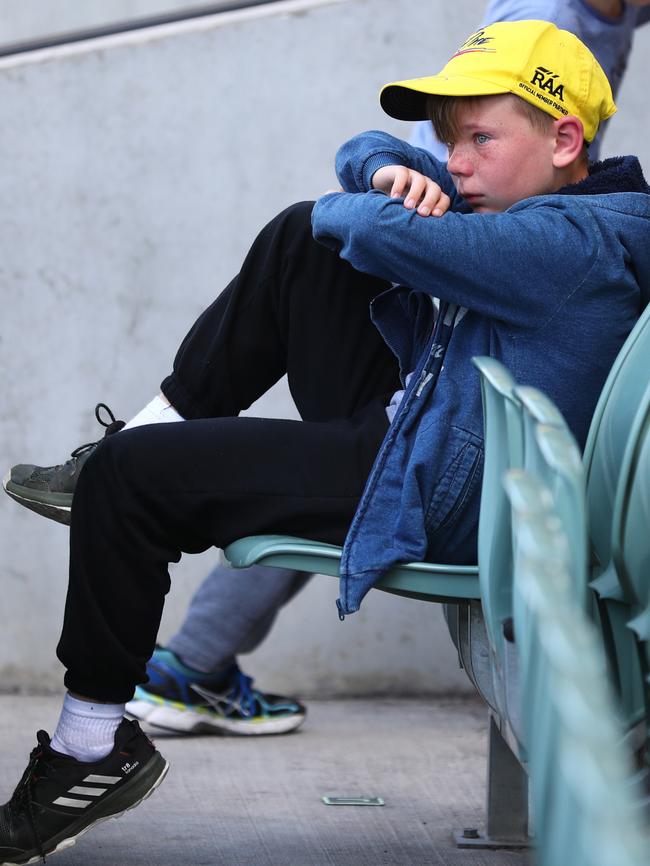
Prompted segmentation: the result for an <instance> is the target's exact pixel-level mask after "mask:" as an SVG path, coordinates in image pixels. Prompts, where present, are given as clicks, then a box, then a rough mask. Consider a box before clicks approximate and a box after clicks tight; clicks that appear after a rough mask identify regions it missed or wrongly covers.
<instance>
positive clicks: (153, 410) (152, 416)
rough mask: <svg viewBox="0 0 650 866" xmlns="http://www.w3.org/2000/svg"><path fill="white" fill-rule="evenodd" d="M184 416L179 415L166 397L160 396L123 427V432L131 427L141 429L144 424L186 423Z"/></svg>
mask: <svg viewBox="0 0 650 866" xmlns="http://www.w3.org/2000/svg"><path fill="white" fill-rule="evenodd" d="M184 420H185V419H184V418H183V416H182V415H179V414H178V412H177V411H176V409H174V407H173V406H171V405H170V404H169V403H168V402H167V400H165V399H164V397H161V396H160V394H158V395H157V396H156V397H154V398H153V400H151V401H150V402H149V403H147V405H146V406H145V407H144V409H141V410H140V411H139V412H138V414H137V415H134V417H133V418H131V420H130V421H129V422H128V423H127V424H125V425H124V427H122V430H129V429H130V428H131V427H141V426H142V425H143V424H160V423H164V422H166V421H184Z"/></svg>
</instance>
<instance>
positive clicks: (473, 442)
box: [425, 426, 483, 535]
mask: <svg viewBox="0 0 650 866" xmlns="http://www.w3.org/2000/svg"><path fill="white" fill-rule="evenodd" d="M448 453H449V459H448V461H447V464H446V466H445V468H444V470H443V472H442V474H441V476H440V478H439V479H438V481H437V483H436V484H435V487H434V489H433V493H432V496H431V500H430V502H429V507H428V508H427V513H426V517H425V525H426V529H427V534H428V535H431V534H433V533H436V532H439V531H441V530H443V529H444V530H449V529H451V528H452V527H453V526H454V525H455V524H456V522H457V521H458V519H459V517H460V516H461V515H462V513H463V507H464V505H465V503H466V502H467V501H468V500H469V499H471V498H472V495H473V493H474V491H475V489H476V485H477V484H478V483H479V482H480V480H481V475H482V471H481V470H482V467H483V443H482V441H481V439H479V437H478V436H475V435H474V434H473V433H470V431H469V430H463V429H462V428H461V427H453V426H452V427H451V428H450V432H449V440H448Z"/></svg>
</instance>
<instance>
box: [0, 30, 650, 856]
mask: <svg viewBox="0 0 650 866" xmlns="http://www.w3.org/2000/svg"><path fill="white" fill-rule="evenodd" d="M381 103H382V106H383V107H384V109H385V110H386V111H387V112H388V113H389V114H391V115H393V116H395V117H399V118H402V119H405V120H417V119H422V118H425V117H426V116H427V115H430V116H431V118H432V120H433V124H434V126H435V128H436V132H437V134H438V135H439V136H440V137H441V138H442V140H445V141H447V142H448V148H449V160H448V163H447V165H446V166H445V165H444V164H442V163H440V162H438V161H437V160H435V159H434V158H432V157H430V156H428V155H427V154H425V153H424V152H423V151H422V150H419V149H417V148H412V147H411V146H409V145H408V144H406V143H405V142H402V141H400V140H399V139H396V138H394V137H392V136H390V135H387V134H385V133H379V132H369V133H364V134H362V135H361V136H358V137H356V138H355V139H353V140H352V141H351V142H348V143H347V144H346V145H344V146H343V148H342V149H341V151H340V152H339V154H338V156H337V172H338V176H339V179H340V181H341V185H342V187H343V189H344V192H337V193H329V194H326V195H325V196H323V197H322V198H321V199H319V200H318V202H316V204H315V205H311V204H302V205H298V206H294V207H293V208H289V209H288V210H287V211H285V212H283V213H282V214H280V215H279V216H278V217H276V218H275V219H274V220H273V221H272V222H271V223H270V224H269V225H268V226H267V227H266V228H265V229H264V230H263V231H262V233H261V234H260V235H259V236H258V238H257V239H256V240H255V242H254V243H253V246H252V247H251V250H250V252H249V254H248V256H247V257H246V260H245V262H244V265H243V266H242V270H241V272H240V274H239V275H238V276H237V277H236V278H235V280H233V282H232V283H231V284H230V285H229V286H228V288H227V289H226V290H225V291H224V292H223V293H222V294H221V295H220V296H219V297H218V298H217V300H216V301H215V302H214V303H213V304H212V306H211V307H209V308H208V310H206V311H205V312H204V313H203V314H202V316H201V317H200V318H199V320H198V321H197V322H196V323H195V325H194V326H193V327H192V329H191V330H190V332H189V334H188V335H187V337H186V338H185V340H184V341H183V343H182V345H181V347H180V349H179V352H178V354H177V356H176V359H175V361H174V369H173V372H172V374H171V375H170V376H168V377H167V378H166V379H165V380H164V381H163V383H162V391H163V393H164V394H165V396H166V398H167V399H168V401H169V402H170V404H171V405H172V406H173V407H174V411H176V412H177V413H178V414H179V415H180V416H181V417H183V418H185V419H188V420H185V421H184V422H183V423H176V424H153V425H147V426H144V427H136V428H133V429H130V430H126V431H121V432H119V433H118V434H117V435H111V436H107V437H105V439H104V440H103V441H102V443H101V445H100V446H99V447H98V448H97V449H95V450H94V452H93V454H92V455H91V456H90V458H89V459H88V460H87V462H86V464H85V466H84V467H83V471H82V472H81V473H80V474H79V478H78V482H77V486H76V490H75V496H74V500H73V504H72V519H71V538H70V582H69V591H68V599H67V603H66V612H65V618H64V624H63V633H62V636H61V640H60V643H59V646H58V656H59V658H60V659H61V661H62V662H63V664H64V665H65V667H66V668H67V672H66V675H65V684H66V686H67V688H68V689H69V693H68V694H67V695H66V698H65V700H64V706H63V709H62V712H61V717H60V719H59V723H58V725H57V729H56V731H55V733H54V736H53V738H52V739H51V740H50V738H49V737H48V735H47V734H46V733H45V732H42V731H41V732H39V734H38V745H37V747H36V749H35V750H34V752H33V753H32V757H31V760H30V763H29V765H28V768H27V770H26V772H25V774H24V776H23V778H22V780H21V781H20V783H19V784H18V787H17V789H16V791H15V793H14V795H13V797H12V798H11V800H10V802H9V803H8V804H7V805H5V806H4V807H3V809H2V821H1V822H0V827H1V829H0V859H2V861H3V862H4V863H7V864H19V863H25V862H27V861H28V860H30V859H31V858H33V857H36V856H38V855H39V854H40V855H43V854H44V853H45V854H47V853H51V852H52V851H54V850H55V849H56V848H57V846H58V845H61V844H64V843H65V842H66V841H69V840H70V839H74V838H75V837H76V836H77V835H79V834H80V833H81V832H83V831H84V830H86V829H88V828H89V827H90V826H92V824H93V823H95V822H96V821H97V820H98V819H99V818H100V817H101V818H103V817H106V816H108V815H114V814H119V813H121V812H122V811H124V810H125V809H127V808H131V807H133V806H134V805H137V804H138V803H139V802H140V800H141V799H142V798H143V797H144V796H146V795H148V794H149V793H150V792H151V791H152V790H154V789H155V788H156V787H157V785H158V784H160V782H161V781H162V779H163V778H164V775H165V773H166V770H167V763H166V761H165V760H164V758H162V756H161V755H160V753H159V752H158V751H157V750H156V749H155V747H154V746H153V745H151V744H150V743H149V741H148V740H147V739H146V738H145V737H144V735H143V734H142V733H141V732H140V730H139V728H138V726H137V723H136V722H129V721H127V720H124V719H123V712H124V706H125V702H126V701H128V700H129V699H130V698H131V696H132V694H133V689H134V687H135V686H136V685H137V684H138V683H140V682H143V681H144V680H145V678H146V662H147V659H149V657H150V656H151V653H152V651H153V648H154V645H155V639H156V633H157V629H158V625H159V622H160V616H161V611H162V605H163V601H164V595H165V593H166V591H167V589H168V586H169V577H168V573H167V564H168V563H169V562H170V561H177V560H178V558H179V557H180V556H181V554H182V552H198V551H200V550H205V549H207V548H208V547H210V546H211V545H215V546H219V547H224V546H226V545H227V544H228V543H230V542H231V541H232V540H233V539H235V538H237V537H240V536H243V535H249V534H254V533H257V532H277V531H280V532H291V533H293V534H299V535H304V536H307V537H311V538H314V539H317V540H321V541H325V542H331V543H335V544H340V543H343V542H344V543H345V545H344V551H343V557H342V572H341V573H342V579H341V596H340V598H339V600H338V608H339V613H340V615H341V616H345V615H346V614H349V613H353V612H354V611H355V610H357V609H358V607H359V605H360V603H361V600H362V598H363V596H364V595H365V593H366V592H368V590H369V589H370V587H371V586H372V585H373V583H374V582H375V581H376V580H377V579H378V578H379V577H381V575H382V574H384V573H385V571H386V570H387V569H388V568H390V566H391V565H393V564H394V563H396V562H402V561H407V560H419V559H423V558H426V557H431V558H435V559H438V560H444V561H447V562H458V563H463V562H471V561H473V560H474V559H475V556H476V535H477V524H478V505H479V498H480V479H481V471H482V449H483V442H482V411H481V401H480V387H479V381H478V374H477V372H476V370H475V369H474V368H473V366H472V363H471V359H472V357H473V356H474V355H478V354H480V355H486V354H489V355H492V356H494V357H497V358H499V359H500V360H502V361H503V362H504V363H505V364H506V365H507V366H508V367H509V368H510V369H511V370H513V372H514V374H515V375H516V377H517V378H518V379H519V380H520V381H523V382H527V383H529V384H532V385H536V386H538V387H540V388H542V389H543V390H545V391H546V392H547V393H549V395H550V396H551V397H552V399H554V401H555V402H556V403H557V404H558V406H559V407H560V409H561V411H562V412H563V413H564V415H565V417H566V419H567V422H568V423H569V425H570V427H571V429H572V430H573V432H574V434H575V435H576V437H577V439H578V441H579V442H584V439H585V436H586V431H587V427H588V424H589V420H590V417H591V414H592V412H593V409H594V406H595V403H596V400H597V397H598V394H599V391H600V389H601V387H602V384H603V382H604V380H605V377H606V376H607V373H608V371H609V368H610V367H611V364H612V362H613V361H614V358H615V357H616V354H617V353H618V351H619V350H620V348H621V346H622V344H623V342H624V340H625V339H626V337H627V335H628V334H629V332H630V330H631V328H632V327H633V325H634V323H635V321H636V320H637V318H638V315H639V312H640V308H641V304H642V298H646V297H647V295H648V292H649V290H650V250H649V249H648V244H647V233H648V226H649V220H650V194H649V193H650V190H649V189H648V186H647V184H646V183H645V180H644V178H643V174H642V172H641V169H640V166H639V164H638V161H637V160H636V159H635V158H634V157H621V158H617V159H612V160H607V161H606V162H604V163H600V164H597V165H594V166H591V167H590V166H589V164H588V160H587V157H586V152H585V141H590V140H591V139H593V137H594V136H595V134H596V132H597V129H598V126H599V124H600V122H602V121H603V120H604V119H606V118H607V117H609V116H611V114H612V113H613V112H614V110H615V106H614V104H613V101H612V97H611V91H610V88H609V84H608V82H607V79H606V77H605V76H604V74H603V72H602V69H601V68H600V66H599V65H598V64H597V63H596V61H595V59H594V58H593V56H592V55H591V53H590V52H589V51H588V50H587V49H586V48H585V47H584V45H582V43H580V42H579V40H577V39H576V38H575V37H574V36H572V35H571V34H569V33H567V32H565V31H560V30H558V29H557V28H556V27H554V26H553V25H551V24H546V23H544V22H540V21H519V22H508V23H501V24H495V25H493V26H491V27H487V28H484V29H483V30H481V31H479V32H478V33H475V34H473V35H472V36H470V37H469V39H468V40H466V42H465V43H464V44H463V45H462V46H461V47H460V48H459V49H458V51H456V52H455V53H454V55H453V57H452V58H451V60H450V61H449V62H448V64H447V65H446V66H445V68H444V69H443V70H442V72H441V73H440V74H438V75H436V76H431V77H427V78H423V79H413V80H409V81H402V82H396V83H393V84H391V85H387V86H386V87H385V88H384V90H383V91H382V95H381ZM370 299H374V300H373V305H372V315H373V320H374V322H375V323H376V325H377V328H378V330H379V331H380V332H381V334H382V336H383V338H384V340H385V342H384V341H382V340H381V339H380V338H379V337H378V333H377V331H375V330H374V329H373V328H372V327H371V325H370V322H369V317H368V312H367V304H368V301H369V300H370ZM434 299H439V300H438V302H437V303H434V302H433V300H434ZM243 311H245V314H244V312H243ZM269 322H273V323H274V324H275V327H274V328H269V327H268V323H269ZM285 372H286V373H287V375H288V378H289V382H290V386H291V389H292V393H293V394H294V396H295V399H296V404H297V407H298V409H299V411H300V413H301V417H302V418H303V420H302V421H269V420H263V419H254V418H237V417H234V416H235V415H237V413H238V412H239V411H240V410H241V409H242V408H243V407H245V406H246V405H250V403H251V402H253V400H254V399H256V398H257V397H258V396H259V394H260V393H261V392H263V391H264V390H266V389H267V388H268V387H270V386H271V385H272V384H273V382H274V381H275V380H276V379H277V378H279V377H280V376H281V375H283V373H285ZM398 372H399V375H398ZM391 394H392V397H391ZM13 492H14V494H15V495H19V493H20V491H17V490H14V491H13ZM27 493H29V490H27ZM125 753H126V754H125ZM99 779H101V780H103V781H101V782H99V781H97V780H99ZM93 786H97V787H93ZM89 788H92V791H91V792H90V791H88V789H89ZM82 789H83V790H84V791H85V793H84V794H82V793H80V791H81V790H82ZM86 794H87V796H86Z"/></svg>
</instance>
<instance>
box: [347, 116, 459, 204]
mask: <svg viewBox="0 0 650 866" xmlns="http://www.w3.org/2000/svg"><path fill="white" fill-rule="evenodd" d="M385 165H405V166H408V168H412V169H414V170H415V171H418V172H420V174H423V175H425V176H426V177H430V178H431V179H432V180H435V181H436V183H438V184H440V187H441V188H442V189H443V191H444V192H446V193H447V195H448V196H449V197H450V198H451V200H452V208H453V207H454V204H457V205H459V204H461V203H462V205H465V203H464V202H463V199H462V198H461V197H460V196H459V195H458V193H457V192H456V188H455V187H454V183H453V181H452V179H451V176H450V174H449V172H448V171H447V166H446V165H445V163H444V162H440V160H438V159H436V158H435V157H434V156H433V155H432V154H431V153H429V151H428V150H424V149H423V148H421V147H413V145H411V144H407V142H405V141H402V140H401V139H399V138H395V136H393V135H389V134H388V133H387V132H379V131H376V130H373V131H371V132H362V133H361V134H360V135H357V136H355V137H354V138H352V139H350V141H347V142H346V143H345V144H344V145H343V146H342V147H341V148H340V149H339V151H338V153H337V154H336V174H337V177H338V179H339V183H340V184H341V186H342V187H343V189H344V190H345V191H346V192H369V191H370V190H371V189H372V176H373V174H374V173H375V172H376V171H377V169H380V168H383V167H384V166H385ZM465 206H466V205H465Z"/></svg>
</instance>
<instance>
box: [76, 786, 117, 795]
mask: <svg viewBox="0 0 650 866" xmlns="http://www.w3.org/2000/svg"><path fill="white" fill-rule="evenodd" d="M106 791H108V788H84V787H83V785H75V786H74V788H70V790H69V791H68V794H81V795H83V796H86V797H101V795H102V794H105V793H106Z"/></svg>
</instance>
